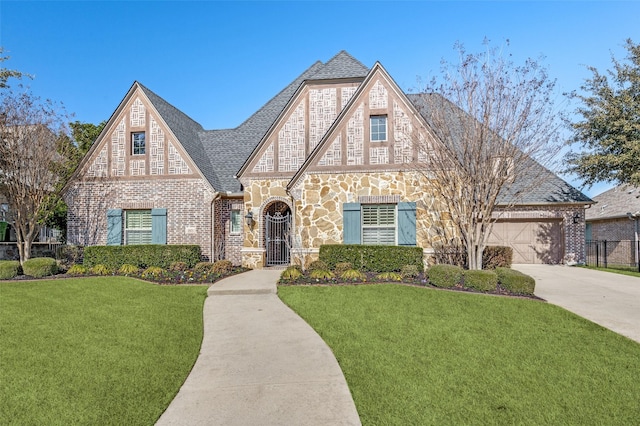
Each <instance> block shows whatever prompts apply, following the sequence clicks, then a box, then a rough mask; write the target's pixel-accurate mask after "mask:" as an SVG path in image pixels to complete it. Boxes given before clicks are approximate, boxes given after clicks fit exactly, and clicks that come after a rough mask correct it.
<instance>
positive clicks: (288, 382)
mask: <svg viewBox="0 0 640 426" xmlns="http://www.w3.org/2000/svg"><path fill="white" fill-rule="evenodd" d="M280 273H281V271H278V270H254V271H250V272H246V273H243V274H240V275H236V276H233V277H230V278H226V279H224V280H221V281H219V282H218V283H216V284H214V285H212V286H211V287H210V288H209V291H208V296H209V297H207V299H206V301H205V305H204V338H203V341H202V347H201V350H200V355H199V356H198V359H197V361H196V363H195V365H194V367H193V370H192V371H191V373H190V374H189V376H188V377H187V380H186V381H185V383H184V384H183V385H182V387H181V388H180V391H179V392H178V395H176V397H175V398H174V400H173V401H172V402H171V404H170V405H169V407H168V408H167V410H166V411H165V412H164V413H163V414H162V416H161V417H160V419H159V420H158V422H157V423H156V424H157V425H160V426H164V425H242V426H246V425H360V419H359V417H358V413H357V411H356V407H355V404H354V402H353V399H352V397H351V393H350V392H349V388H348V387H347V383H346V381H345V378H344V375H343V374H342V370H341V369H340V367H339V365H338V362H337V361H336V359H335V357H334V355H333V353H332V352H331V350H330V349H329V347H328V346H327V345H326V343H325V342H324V341H323V340H322V339H321V338H320V336H318V334H317V333H316V332H315V331H314V330H313V329H312V328H311V327H310V326H309V325H308V324H307V323H306V322H304V321H303V320H302V319H301V318H300V317H299V316H298V315H296V314H295V313H294V312H293V311H292V310H291V309H289V307H287V306H286V305H284V303H282V302H281V301H280V299H279V298H278V296H277V295H276V281H277V280H278V278H279V276H280Z"/></svg>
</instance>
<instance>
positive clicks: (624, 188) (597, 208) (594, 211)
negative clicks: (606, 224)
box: [586, 185, 640, 220]
mask: <svg viewBox="0 0 640 426" xmlns="http://www.w3.org/2000/svg"><path fill="white" fill-rule="evenodd" d="M593 201H595V202H596V205H594V206H592V207H591V208H590V209H588V210H587V212H586V219H587V220H597V219H608V218H616V217H624V216H626V215H627V213H631V214H637V213H640V187H633V186H631V185H619V186H616V187H615V188H611V189H609V190H608V191H605V192H603V193H602V194H600V195H596V196H595V197H593Z"/></svg>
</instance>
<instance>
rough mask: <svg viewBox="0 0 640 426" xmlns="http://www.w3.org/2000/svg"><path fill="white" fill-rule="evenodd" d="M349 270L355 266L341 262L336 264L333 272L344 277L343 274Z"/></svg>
mask: <svg viewBox="0 0 640 426" xmlns="http://www.w3.org/2000/svg"><path fill="white" fill-rule="evenodd" d="M349 269H353V265H352V264H350V263H349V262H340V263H336V267H335V268H333V272H335V273H336V275H338V276H342V273H343V272H345V271H348V270H349Z"/></svg>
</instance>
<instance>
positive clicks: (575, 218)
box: [573, 213, 580, 224]
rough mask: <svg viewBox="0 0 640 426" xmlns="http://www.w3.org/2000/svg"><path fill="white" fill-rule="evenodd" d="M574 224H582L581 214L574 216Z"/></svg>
mask: <svg viewBox="0 0 640 426" xmlns="http://www.w3.org/2000/svg"><path fill="white" fill-rule="evenodd" d="M573 223H574V224H577V223H580V213H576V214H574V215H573Z"/></svg>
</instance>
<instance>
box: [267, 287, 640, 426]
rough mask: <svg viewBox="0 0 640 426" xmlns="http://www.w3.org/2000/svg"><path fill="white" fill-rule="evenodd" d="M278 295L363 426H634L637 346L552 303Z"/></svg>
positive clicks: (394, 294)
mask: <svg viewBox="0 0 640 426" xmlns="http://www.w3.org/2000/svg"><path fill="white" fill-rule="evenodd" d="M278 294H279V295H280V297H281V298H282V300H283V301H284V302H285V303H286V304H288V305H289V306H291V307H292V308H293V309H294V310H295V311H296V312H297V313H298V314H299V315H300V316H302V318H304V319H305V320H306V321H307V322H308V323H309V324H311V326H312V327H314V328H315V329H316V330H317V331H318V333H319V334H320V335H321V336H322V338H323V339H324V340H325V341H326V342H327V344H328V345H329V346H330V347H331V348H332V350H333V352H334V353H335V355H336V358H337V359H338V362H339V363H340V365H341V367H342V370H343V372H344V374H345V377H346V379H347V382H348V384H349V388H350V389H351V392H352V394H353V398H354V400H355V403H356V406H357V408H358V412H359V414H360V418H361V420H362V423H363V425H444V424H451V425H463V424H545V425H546V424H576V425H577V424H607V425H614V424H619V425H630V424H640V369H639V368H638V366H639V365H640V345H639V344H637V343H636V342H633V341H631V340H629V339H627V338H624V337H622V336H619V335H617V334H615V333H613V332H611V331H609V330H606V329H604V328H602V327H600V326H598V325H596V324H593V323H591V322H589V321H586V320H584V319H582V318H580V317H578V316H576V315H574V314H572V313H570V312H568V311H566V310H563V309H561V308H559V307H556V306H553V305H549V304H546V303H543V302H539V301H534V300H526V299H516V298H505V297H496V296H486V295H477V294H466V293H455V292H447V291H439V290H432V289H427V288H419V287H410V286H402V285H369V286H333V287H322V286H316V287H314V286H291V287H280V288H279V289H278Z"/></svg>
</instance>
